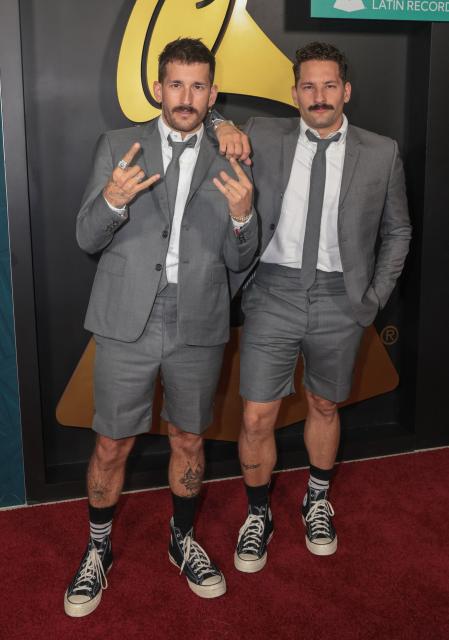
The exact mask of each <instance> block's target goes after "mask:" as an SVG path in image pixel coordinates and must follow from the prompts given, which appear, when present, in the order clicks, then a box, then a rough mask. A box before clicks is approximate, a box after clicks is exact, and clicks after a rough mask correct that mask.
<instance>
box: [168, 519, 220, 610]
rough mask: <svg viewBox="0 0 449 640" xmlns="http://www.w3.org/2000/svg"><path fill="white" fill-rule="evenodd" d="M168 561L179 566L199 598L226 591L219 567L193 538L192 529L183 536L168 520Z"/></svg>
mask: <svg viewBox="0 0 449 640" xmlns="http://www.w3.org/2000/svg"><path fill="white" fill-rule="evenodd" d="M168 557H169V559H170V562H172V563H173V564H174V565H176V566H177V567H179V570H180V571H179V573H180V574H181V573H183V574H184V575H185V577H186V578H187V583H188V585H189V587H190V588H191V589H192V591H193V592H194V593H196V595H197V596H200V598H218V597H219V596H222V595H223V594H224V593H226V580H225V578H224V575H223V574H222V573H221V571H220V569H218V567H216V566H215V564H214V563H213V562H212V561H211V560H210V558H209V556H208V555H207V553H206V552H205V551H204V549H203V548H202V547H201V546H200V545H199V544H198V542H197V541H196V540H194V538H193V529H190V531H189V532H188V533H187V534H186V535H185V536H183V535H182V533H181V531H180V529H178V528H177V527H175V526H174V523H173V518H172V519H171V520H170V544H169V547H168Z"/></svg>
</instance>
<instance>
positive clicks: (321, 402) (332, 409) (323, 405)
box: [307, 392, 338, 421]
mask: <svg viewBox="0 0 449 640" xmlns="http://www.w3.org/2000/svg"><path fill="white" fill-rule="evenodd" d="M307 400H308V404H309V410H310V411H311V412H313V413H315V414H318V415H319V417H320V418H322V419H325V420H329V421H331V420H333V419H334V418H335V416H336V415H337V412H338V406H337V403H336V402H331V400H326V399H325V398H321V397H320V396H317V395H316V394H314V393H310V392H307Z"/></svg>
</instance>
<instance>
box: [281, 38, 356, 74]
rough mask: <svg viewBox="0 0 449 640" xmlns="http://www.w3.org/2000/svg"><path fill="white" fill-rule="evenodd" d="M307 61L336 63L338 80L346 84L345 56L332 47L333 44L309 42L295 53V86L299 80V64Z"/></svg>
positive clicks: (346, 64) (346, 68)
mask: <svg viewBox="0 0 449 640" xmlns="http://www.w3.org/2000/svg"><path fill="white" fill-rule="evenodd" d="M309 60H331V61H333V62H336V63H337V64H338V68H339V71H340V78H341V79H342V80H343V82H346V76H347V73H348V63H347V60H346V56H345V54H344V53H342V52H341V51H340V50H339V49H337V47H334V45H333V44H328V43H327V42H310V43H309V44H306V46H305V47H301V48H300V49H298V51H297V52H296V55H295V62H294V64H293V73H294V74H295V84H297V83H298V80H299V74H300V71H301V63H302V62H308V61H309Z"/></svg>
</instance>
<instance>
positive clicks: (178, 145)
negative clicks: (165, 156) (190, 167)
mask: <svg viewBox="0 0 449 640" xmlns="http://www.w3.org/2000/svg"><path fill="white" fill-rule="evenodd" d="M167 140H168V144H169V145H170V146H171V148H172V157H171V160H170V163H169V165H168V167H167V170H166V172H165V178H164V181H165V186H166V189H167V197H168V206H169V209H170V222H171V221H172V220H173V216H174V215H175V203H176V194H177V192H178V182H179V158H180V157H181V156H182V154H183V153H184V149H187V147H194V146H195V144H196V141H197V136H192V137H191V138H189V139H188V140H184V141H183V142H174V141H173V140H172V139H171V137H170V136H168V138H167Z"/></svg>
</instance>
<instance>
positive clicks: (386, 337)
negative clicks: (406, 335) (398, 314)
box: [380, 324, 399, 347]
mask: <svg viewBox="0 0 449 640" xmlns="http://www.w3.org/2000/svg"><path fill="white" fill-rule="evenodd" d="M380 337H381V340H382V342H383V343H384V344H385V345H386V346H388V347H390V346H391V345H392V344H394V343H395V342H397V340H398V338H399V331H398V329H397V327H395V326H393V325H392V324H388V325H387V326H386V327H384V328H383V329H382V333H381V334H380Z"/></svg>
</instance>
